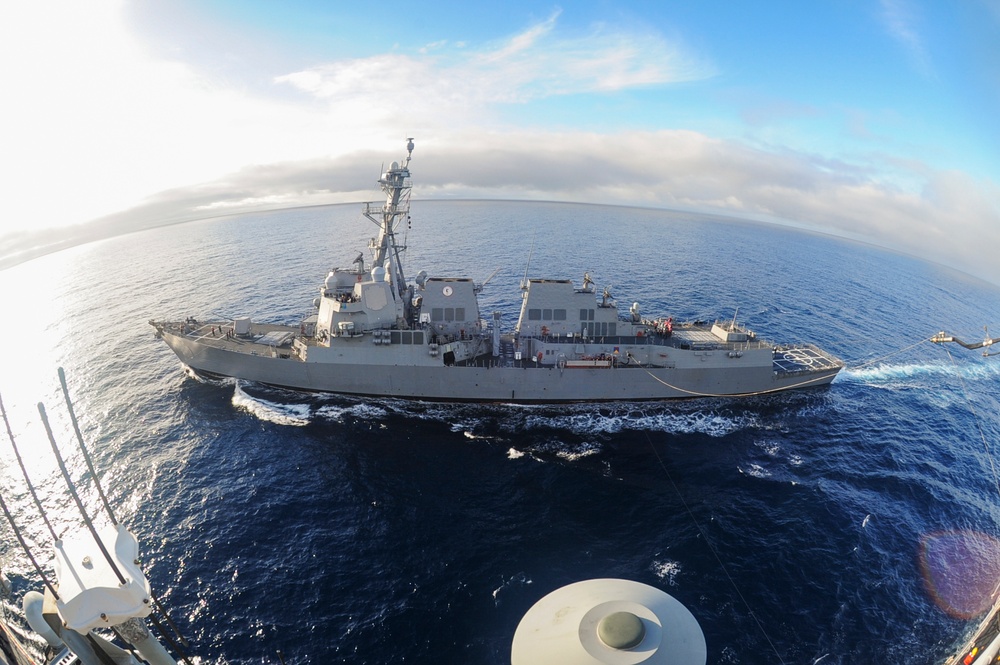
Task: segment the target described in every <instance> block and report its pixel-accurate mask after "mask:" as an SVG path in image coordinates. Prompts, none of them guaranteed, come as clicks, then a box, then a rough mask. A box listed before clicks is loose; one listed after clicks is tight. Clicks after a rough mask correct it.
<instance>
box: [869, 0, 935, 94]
mask: <svg viewBox="0 0 1000 665" xmlns="http://www.w3.org/2000/svg"><path fill="white" fill-rule="evenodd" d="M881 8H882V13H881V19H882V22H883V23H884V25H885V28H886V31H887V32H888V33H889V36H890V37H892V38H893V39H894V40H895V41H896V42H898V43H899V45H900V46H902V47H903V50H904V51H905V52H906V54H907V56H908V57H909V58H910V60H911V62H912V63H913V66H914V67H915V68H916V70H917V71H918V72H920V73H921V74H923V75H924V76H928V77H931V76H933V75H934V67H933V65H932V64H931V58H930V54H929V53H928V52H927V48H926V46H925V45H924V40H923V38H922V37H921V35H920V31H919V30H918V28H917V23H918V19H917V16H916V13H915V10H914V8H913V6H912V4H911V3H910V2H908V0H881Z"/></svg>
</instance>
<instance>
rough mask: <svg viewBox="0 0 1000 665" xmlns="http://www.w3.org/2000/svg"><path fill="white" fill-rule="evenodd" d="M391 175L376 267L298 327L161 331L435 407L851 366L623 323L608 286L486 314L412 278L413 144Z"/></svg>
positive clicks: (186, 345) (602, 394)
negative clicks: (506, 321)
mask: <svg viewBox="0 0 1000 665" xmlns="http://www.w3.org/2000/svg"><path fill="white" fill-rule="evenodd" d="M406 147H407V155H406V158H405V160H404V161H403V162H392V164H391V165H390V166H389V168H388V169H386V170H385V171H384V173H383V174H382V176H381V178H380V179H379V185H380V186H381V188H382V191H383V192H384V193H385V196H386V198H385V202H384V203H382V204H381V205H377V204H366V205H365V208H364V210H363V213H364V215H365V216H366V217H367V218H368V219H369V220H371V221H372V222H374V223H375V224H377V225H378V227H379V232H378V235H377V236H376V237H375V238H372V240H371V241H370V242H369V250H370V253H371V259H370V261H368V262H367V263H366V261H365V258H364V254H363V253H362V254H359V255H358V257H357V258H356V259H355V261H354V262H353V263H352V265H351V266H350V267H348V268H334V269H333V270H331V271H330V273H329V274H328V275H327V277H326V279H325V280H324V282H323V285H322V286H321V287H320V290H319V295H318V297H317V298H316V299H315V300H314V302H313V304H314V306H315V314H313V315H311V316H308V317H306V318H305V319H303V320H302V321H301V323H300V324H299V325H298V326H287V325H272V324H261V323H256V322H253V321H251V320H250V319H249V318H246V317H240V318H236V319H233V320H225V321H211V320H209V321H201V320H198V319H196V318H193V317H189V318H188V319H186V320H184V321H172V322H171V321H151V322H150V323H151V324H152V325H153V327H154V328H155V329H156V334H157V335H158V336H159V337H162V338H163V340H164V341H165V342H166V343H167V344H168V345H169V346H170V348H171V349H173V351H174V352H175V353H176V354H177V356H178V357H179V358H180V360H181V362H183V363H184V364H185V365H187V366H188V367H190V368H191V369H193V370H195V371H197V372H200V373H204V374H208V375H212V376H225V377H235V378H238V379H244V380H249V381H258V382H261V383H266V384H271V385H277V386H282V387H287V388H293V389H299V390H309V391H322V392H334V393H344V394H352V395H375V396H390V397H403V398H413V399H423V400H442V401H448V400H454V401H485V402H496V401H504V402H529V403H538V402H577V401H611V400H661V399H670V398H680V397H699V396H742V395H753V394H761V393H769V392H775V391H781V390H789V389H793V388H803V387H810V386H817V385H823V384H827V383H829V382H830V381H832V380H833V378H834V377H835V376H836V374H837V373H838V372H839V371H840V369H841V368H842V367H843V363H842V362H841V361H840V360H839V359H837V358H835V357H834V356H832V355H830V354H828V353H826V352H824V351H821V350H820V349H818V348H816V347H815V346H812V345H808V344H807V345H796V346H785V345H775V344H772V343H769V342H765V341H762V340H759V339H757V337H756V335H755V334H754V333H753V332H752V331H750V330H748V329H746V328H745V327H743V326H741V325H739V324H738V323H737V322H736V320H735V318H734V319H733V320H731V321H728V320H727V321H721V322H719V321H717V322H715V323H702V322H696V323H677V322H674V321H673V319H672V318H670V317H660V318H656V319H648V318H644V317H643V316H642V315H641V313H640V307H639V304H638V303H634V304H633V305H632V306H631V307H630V308H629V310H628V311H627V313H625V314H624V315H623V314H622V313H621V312H619V309H618V306H617V303H616V301H615V300H614V298H613V297H612V294H611V293H610V290H609V289H604V290H603V291H602V292H601V293H600V294H598V293H597V291H596V289H595V286H594V283H593V281H591V279H590V277H589V275H587V274H585V275H584V279H583V283H582V285H580V286H577V285H575V284H574V283H573V282H572V281H570V280H567V279H536V278H528V277H527V276H526V277H525V279H524V281H523V282H522V284H521V294H520V297H521V306H520V316H519V317H518V320H517V323H516V325H515V326H514V328H513V329H512V330H510V331H504V330H503V328H502V325H501V319H502V316H501V314H500V313H499V312H492V313H491V314H490V315H489V318H485V317H484V316H483V313H482V312H481V311H480V308H479V301H478V296H479V293H480V291H481V290H482V288H483V285H481V284H477V283H475V282H474V281H473V280H472V279H470V278H468V277H450V276H443V275H429V274H428V273H427V272H426V271H423V270H421V271H420V272H418V273H417V274H416V275H415V276H414V277H413V279H412V281H410V280H408V279H407V276H406V273H405V271H404V265H403V256H404V250H405V249H406V248H405V246H403V245H401V244H400V243H399V242H397V235H396V231H397V228H398V227H399V226H400V224H401V223H402V222H403V221H404V220H408V218H409V212H410V207H409V198H410V170H409V164H410V160H411V158H412V153H413V147H414V146H413V140H412V139H408V142H407V146H406Z"/></svg>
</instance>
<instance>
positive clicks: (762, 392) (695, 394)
mask: <svg viewBox="0 0 1000 665" xmlns="http://www.w3.org/2000/svg"><path fill="white" fill-rule="evenodd" d="M927 342H930V338H927V339H922V340H920V341H919V342H917V343H915V344H911V345H910V346H907V347H904V348H902V349H899V350H897V351H893V352H892V353H888V354H886V355H884V356H880V357H878V358H874V359H872V360H869V361H867V362H864V363H862V364H860V365H857V366H854V367H851V368H850V369H852V370H857V369H862V368H864V367H867V366H868V365H873V364H875V363H877V362H881V361H883V360H885V359H886V358H891V357H892V356H895V355H898V354H900V353H905V352H906V351H909V350H910V349H913V348H916V347H918V346H920V345H921V344H924V343H927ZM645 371H646V374H648V375H649V376H650V377H651V378H652V379H653V380H655V381H657V382H658V383H661V384H663V385H664V386H666V387H667V388H670V389H671V390H676V391H677V392H679V393H684V394H686V395H690V396H692V397H755V396H758V395H769V394H771V393H780V392H784V391H786V390H793V389H795V388H801V387H802V386H808V385H809V384H811V383H817V382H819V381H825V380H826V378H827V377H826V376H818V377H814V378H811V379H807V380H805V381H800V382H798V383H793V384H791V385H787V386H782V387H781V388H769V389H768V390H757V391H754V392H749V393H704V392H698V391H696V390H687V389H685V388H681V387H680V386H675V385H673V384H671V383H669V382H667V381H664V380H663V379H661V378H660V377H658V376H656V375H655V374H653V373H652V372H651V371H649V370H648V369H646V370H645Z"/></svg>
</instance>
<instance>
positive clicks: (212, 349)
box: [160, 330, 840, 404]
mask: <svg viewBox="0 0 1000 665" xmlns="http://www.w3.org/2000/svg"><path fill="white" fill-rule="evenodd" d="M160 335H161V337H162V338H163V340H164V341H165V342H166V343H167V345H168V346H170V348H171V349H172V350H173V351H174V353H176V354H177V357H178V358H179V359H180V360H181V362H182V363H183V364H184V365H186V366H188V367H190V368H191V369H193V370H195V371H196V372H199V373H203V374H209V375H214V376H224V377H232V378H237V379H243V380H247V381H255V382H259V383H264V384H268V385H273V386H279V387H283V388H290V389H293V390H302V391H312V392H329V393H340V394H347V395H356V396H379V397H398V398H407V399H417V400H427V401H457V402H510V403H531V404H538V403H565V402H608V401H643V400H668V399H681V398H691V397H707V396H713V397H714V396H748V395H758V394H768V393H773V392H780V391H784V390H791V389H798V388H806V387H812V386H822V385H826V384H829V383H830V382H831V381H832V380H833V378H834V377H835V376H836V374H837V372H838V371H839V370H840V366H839V365H836V366H831V367H829V368H826V369H821V370H816V371H809V372H798V373H792V374H787V375H783V374H781V373H779V372H775V371H774V367H773V364H772V362H771V355H772V354H771V351H770V350H767V349H764V350H762V352H761V353H760V354H756V355H754V354H747V355H746V356H744V357H741V358H731V357H727V356H725V355H722V354H720V355H721V356H722V357H721V358H713V357H708V356H706V355H704V354H702V355H695V352H687V353H688V354H691V356H690V357H685V356H684V355H683V354H681V355H679V356H678V354H677V352H676V351H675V357H676V358H677V359H676V360H675V361H674V365H675V366H674V367H648V366H642V365H640V366H626V367H622V366H611V367H559V366H556V365H550V366H544V365H532V364H530V363H528V364H521V365H514V366H501V365H493V364H490V363H483V364H482V365H480V366H470V365H445V364H442V363H437V364H421V365H403V364H389V363H386V364H377V363H372V362H369V361H368V360H367V359H365V362H322V361H316V362H309V361H303V360H300V359H299V358H297V357H296V356H295V355H294V354H272V353H268V352H264V350H263V349H262V350H261V352H254V351H249V352H248V351H245V350H241V351H235V350H233V349H230V348H225V347H222V346H219V345H216V344H213V343H210V342H206V341H203V340H202V339H201V338H198V337H191V336H187V335H182V334H174V333H171V332H168V331H163V330H161V331H160ZM765 353H766V356H765V355H764V354H765ZM283 356H286V357H283ZM685 360H687V361H688V362H687V363H685V362H684V361H685ZM685 364H689V365H691V366H684V365H685Z"/></svg>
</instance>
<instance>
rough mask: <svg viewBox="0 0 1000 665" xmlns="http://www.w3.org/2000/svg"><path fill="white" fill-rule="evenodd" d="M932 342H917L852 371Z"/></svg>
mask: <svg viewBox="0 0 1000 665" xmlns="http://www.w3.org/2000/svg"><path fill="white" fill-rule="evenodd" d="M930 341H931V339H930V338H929V337H928V338H926V339H922V340H920V341H919V342H917V343H915V344H911V345H909V346H907V347H904V348H902V349H899V350H898V351H893V352H892V353H887V354H885V355H884V356H879V357H878V358H874V359H872V360H869V361H868V362H864V363H861V364H860V365H858V366H857V367H852V368H851V369H864V368H865V367H868V366H869V365H874V364H875V363H878V362H882V361H883V360H885V359H886V358H891V357H893V356H896V355H899V354H900V353H905V352H906V351H909V350H910V349H915V348H917V347H918V346H920V345H921V344H926V343H930ZM949 355H950V354H949Z"/></svg>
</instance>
